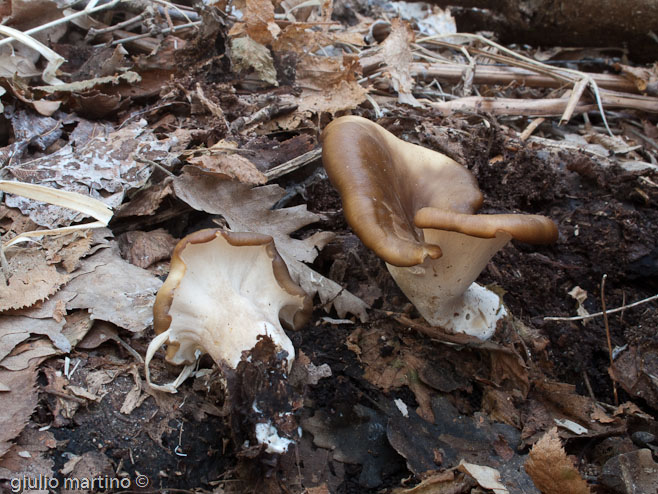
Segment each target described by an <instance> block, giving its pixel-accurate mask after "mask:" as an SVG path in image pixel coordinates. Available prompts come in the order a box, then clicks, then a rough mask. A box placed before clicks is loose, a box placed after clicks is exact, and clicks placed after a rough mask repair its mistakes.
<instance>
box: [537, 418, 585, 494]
mask: <svg viewBox="0 0 658 494" xmlns="http://www.w3.org/2000/svg"><path fill="white" fill-rule="evenodd" d="M524 467H525V471H526V472H528V475H530V478H532V481H533V482H534V483H535V485H536V486H537V489H539V490H540V491H541V492H542V493H543V494H589V492H590V490H589V487H588V486H587V482H585V481H584V480H583V478H582V477H581V476H580V473H579V472H578V470H577V469H576V467H574V465H573V462H572V461H571V460H570V459H569V458H568V457H567V453H566V451H565V450H564V448H563V447H562V442H561V441H560V438H559V437H558V435H557V428H555V427H554V428H553V429H551V430H550V431H548V432H547V433H546V434H544V436H543V437H542V438H541V439H540V440H539V441H537V443H536V444H535V445H534V446H533V447H532V450H530V454H529V458H528V460H527V461H526V463H525V465H524Z"/></svg>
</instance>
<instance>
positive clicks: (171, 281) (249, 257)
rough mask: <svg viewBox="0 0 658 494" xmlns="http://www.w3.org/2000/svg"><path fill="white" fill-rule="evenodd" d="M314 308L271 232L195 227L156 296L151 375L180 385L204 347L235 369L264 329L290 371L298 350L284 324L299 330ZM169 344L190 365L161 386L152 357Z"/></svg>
mask: <svg viewBox="0 0 658 494" xmlns="http://www.w3.org/2000/svg"><path fill="white" fill-rule="evenodd" d="M311 310H312V303H311V299H310V298H309V297H308V296H307V294H306V292H304V290H302V289H301V288H300V287H299V286H298V285H297V284H296V283H295V282H294V281H293V280H292V278H290V274H289V273H288V268H287V267H286V264H285V262H284V261H283V259H282V258H281V256H280V255H279V254H278V252H277V250H276V248H275V246H274V241H273V239H272V237H270V236H269V235H262V234H259V233H234V232H226V231H223V230H218V229H209V230H201V231H198V232H195V233H192V234H191V235H188V236H187V237H185V238H183V239H182V240H181V241H180V242H179V243H178V245H177V246H176V248H175V249H174V252H173V254H172V257H171V268H170V271H169V276H168V277H167V280H166V281H165V283H164V284H163V285H162V288H161V289H160V291H159V292H158V294H157V297H156V299H155V305H154V307H153V326H154V329H155V332H156V333H157V336H156V337H155V338H154V340H153V341H152V342H151V344H150V345H149V348H148V350H147V354H146V378H147V381H148V382H149V384H150V385H151V386H152V387H154V388H156V389H159V390H162V391H167V392H176V387H177V386H178V385H179V384H180V382H182V380H184V379H185V378H186V377H187V376H188V375H189V373H190V371H191V368H192V365H193V364H194V363H195V362H196V360H197V358H198V356H199V355H200V354H202V353H208V354H209V355H210V356H211V357H212V358H213V360H214V361H215V362H216V363H217V364H218V365H219V366H220V367H221V368H227V367H228V368H230V369H235V368H236V367H237V365H238V363H239V362H240V359H241V358H242V356H243V352H245V351H249V350H251V349H253V348H254V346H255V345H256V343H257V342H258V340H259V338H261V337H263V336H268V337H269V338H270V339H271V340H272V342H273V343H274V345H275V347H276V348H277V350H280V351H281V352H285V359H286V361H287V368H288V370H289V369H290V366H291V365H292V362H293V359H294V357H295V349H294V347H293V345H292V342H291V341H290V339H289V338H288V336H287V335H286V333H285V332H284V330H283V328H282V326H281V323H283V324H284V325H286V326H287V327H288V328H291V329H298V328H299V327H300V326H301V325H303V324H304V323H305V322H306V321H307V320H308V317H309V316H310V313H311ZM164 344H167V345H168V347H167V361H168V362H170V363H172V364H177V365H181V364H185V365H186V367H185V370H184V371H183V372H182V373H181V376H179V379H177V380H176V381H174V382H173V383H170V384H166V385H156V384H153V383H151V378H150V372H149V366H148V364H149V362H150V360H151V359H152V358H153V355H154V354H155V352H156V351H157V350H158V348H160V347H161V346H162V345H164Z"/></svg>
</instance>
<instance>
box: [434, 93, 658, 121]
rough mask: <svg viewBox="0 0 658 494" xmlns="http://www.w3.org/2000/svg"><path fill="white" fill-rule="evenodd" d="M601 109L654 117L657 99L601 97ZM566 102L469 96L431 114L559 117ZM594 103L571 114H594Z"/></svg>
mask: <svg viewBox="0 0 658 494" xmlns="http://www.w3.org/2000/svg"><path fill="white" fill-rule="evenodd" d="M601 100H602V103H603V107H604V108H605V109H608V110H612V109H620V108H623V109H627V110H641V111H645V112H649V113H658V99H656V98H649V97H646V96H632V95H623V96H619V95H616V94H611V93H607V92H606V93H602V94H601ZM569 101H570V98H547V99H514V98H484V97H481V96H469V97H466V98H458V99H455V100H452V101H445V102H441V103H431V105H432V107H433V108H434V109H435V110H438V111H439V112H440V113H441V114H442V115H450V114H452V113H454V112H459V111H462V112H464V111H466V112H484V113H492V114H494V115H503V114H504V115H523V116H535V117H539V116H544V117H546V116H551V117H559V116H562V115H563V114H564V112H565V110H566V108H567V105H568V104H569ZM597 110H598V106H597V105H596V104H595V103H579V104H577V105H576V106H575V107H574V109H573V112H574V113H587V112H591V111H597Z"/></svg>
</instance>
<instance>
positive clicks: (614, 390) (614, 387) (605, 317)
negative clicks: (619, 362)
mask: <svg viewBox="0 0 658 494" xmlns="http://www.w3.org/2000/svg"><path fill="white" fill-rule="evenodd" d="M607 278H608V275H607V274H604V275H603V278H601V308H602V309H603V324H604V325H605V337H606V339H607V340H608V355H609V356H610V369H612V366H613V365H615V360H614V358H613V356H612V339H611V338H610V325H609V324H608V312H607V311H606V310H605V309H606V307H605V280H606V279H607ZM612 394H613V395H614V397H615V405H619V396H618V395H617V383H616V382H615V380H614V379H613V380H612Z"/></svg>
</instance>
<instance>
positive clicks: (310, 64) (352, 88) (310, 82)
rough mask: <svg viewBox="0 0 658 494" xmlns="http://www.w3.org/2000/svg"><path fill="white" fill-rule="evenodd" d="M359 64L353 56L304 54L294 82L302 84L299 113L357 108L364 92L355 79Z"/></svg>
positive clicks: (334, 111) (358, 71)
mask: <svg viewBox="0 0 658 494" xmlns="http://www.w3.org/2000/svg"><path fill="white" fill-rule="evenodd" d="M359 73H360V66H359V63H358V61H357V59H356V58H354V57H348V56H344V57H342V59H338V58H331V57H319V56H313V55H307V56H306V57H304V58H303V59H302V61H301V62H300V64H299V66H298V68H297V83H298V84H299V85H300V86H303V88H304V89H303V91H302V94H301V96H300V97H299V98H298V101H297V103H298V105H299V107H298V111H299V112H313V113H322V112H329V113H332V114H333V113H336V112H339V111H343V110H350V109H353V108H356V107H357V106H358V105H360V104H361V103H363V102H364V101H365V99H366V95H367V91H366V90H365V89H364V88H363V87H362V86H361V85H359V83H358V82H357V75H358V74H359Z"/></svg>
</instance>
